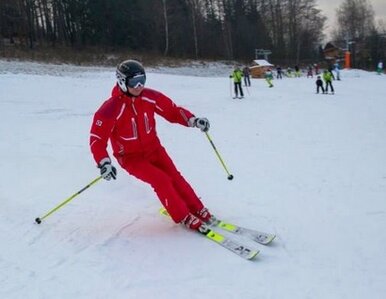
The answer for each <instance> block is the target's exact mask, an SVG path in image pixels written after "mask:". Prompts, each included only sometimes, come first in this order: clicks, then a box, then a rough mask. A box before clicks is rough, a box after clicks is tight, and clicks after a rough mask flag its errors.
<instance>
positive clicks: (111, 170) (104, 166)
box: [98, 158, 117, 181]
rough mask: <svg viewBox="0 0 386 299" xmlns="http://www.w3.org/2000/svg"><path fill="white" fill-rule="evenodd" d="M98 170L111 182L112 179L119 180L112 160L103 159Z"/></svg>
mask: <svg viewBox="0 0 386 299" xmlns="http://www.w3.org/2000/svg"><path fill="white" fill-rule="evenodd" d="M98 168H99V169H100V171H101V176H102V177H103V178H104V179H105V180H107V181H110V180H111V178H113V179H114V180H115V179H116V178H117V169H116V168H115V167H114V166H113V165H112V164H111V160H110V158H104V159H102V160H101V161H100V162H99V164H98Z"/></svg>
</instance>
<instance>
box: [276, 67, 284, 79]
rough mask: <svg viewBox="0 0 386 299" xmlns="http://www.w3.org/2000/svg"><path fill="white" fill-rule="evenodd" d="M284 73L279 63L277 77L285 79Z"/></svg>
mask: <svg viewBox="0 0 386 299" xmlns="http://www.w3.org/2000/svg"><path fill="white" fill-rule="evenodd" d="M282 73H283V71H282V69H281V66H280V65H278V66H277V68H276V79H283V76H282Z"/></svg>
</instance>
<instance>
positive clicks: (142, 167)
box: [118, 146, 204, 223]
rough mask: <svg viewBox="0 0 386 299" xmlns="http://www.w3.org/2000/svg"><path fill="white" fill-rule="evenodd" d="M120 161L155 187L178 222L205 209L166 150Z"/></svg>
mask: <svg viewBox="0 0 386 299" xmlns="http://www.w3.org/2000/svg"><path fill="white" fill-rule="evenodd" d="M118 161H119V163H120V165H121V166H122V168H124V169H125V170H126V171H127V172H128V173H129V174H131V175H133V176H135V177H136V178H138V179H140V180H142V181H144V182H146V183H148V184H150V185H151V186H152V188H153V189H154V191H155V193H156V194H157V196H158V198H159V200H160V201H161V203H162V205H163V206H164V207H165V209H166V210H167V211H168V212H169V214H170V216H171V217H172V219H173V220H174V222H176V223H179V222H181V221H182V220H183V219H184V218H185V217H186V215H187V214H188V213H189V212H191V213H195V212H197V211H199V210H201V209H202V208H203V207H204V206H203V204H202V202H201V200H200V199H199V198H198V196H197V195H196V193H195V192H194V190H193V189H192V187H191V186H190V185H189V183H188V182H187V181H186V180H185V179H184V177H183V176H182V175H181V173H180V172H179V171H178V170H177V168H176V166H175V165H174V163H173V161H172V160H171V159H170V157H169V155H168V154H167V152H166V150H165V148H163V147H162V146H160V147H159V148H158V149H157V150H155V151H153V152H151V153H150V154H144V155H141V156H139V155H135V156H123V157H119V158H118Z"/></svg>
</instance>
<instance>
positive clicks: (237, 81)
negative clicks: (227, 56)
mask: <svg viewBox="0 0 386 299" xmlns="http://www.w3.org/2000/svg"><path fill="white" fill-rule="evenodd" d="M229 78H233V83H234V86H235V96H234V97H233V98H234V99H236V98H239V99H242V98H243V97H244V92H243V88H242V87H241V80H242V78H243V72H242V71H241V70H240V68H238V67H236V68H235V69H234V71H233V73H232V75H230V76H229ZM239 91H240V97H239V96H238V95H239Z"/></svg>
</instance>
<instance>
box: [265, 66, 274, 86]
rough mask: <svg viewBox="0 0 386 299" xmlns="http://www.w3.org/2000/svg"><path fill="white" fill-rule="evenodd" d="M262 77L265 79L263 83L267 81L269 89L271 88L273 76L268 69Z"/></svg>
mask: <svg viewBox="0 0 386 299" xmlns="http://www.w3.org/2000/svg"><path fill="white" fill-rule="evenodd" d="M264 77H265V81H267V83H268V85H269V87H273V84H272V80H273V74H272V71H271V70H270V69H268V70H267V71H266V72H265V74H264Z"/></svg>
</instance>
